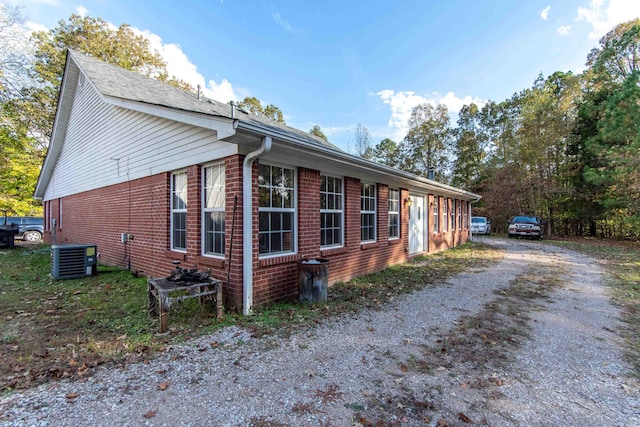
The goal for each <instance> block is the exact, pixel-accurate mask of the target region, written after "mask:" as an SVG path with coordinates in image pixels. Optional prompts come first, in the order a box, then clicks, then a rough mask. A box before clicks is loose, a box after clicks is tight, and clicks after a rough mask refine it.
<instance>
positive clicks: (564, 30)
mask: <svg viewBox="0 0 640 427" xmlns="http://www.w3.org/2000/svg"><path fill="white" fill-rule="evenodd" d="M556 32H557V34H558V35H559V36H560V37H565V36H568V35H569V34H571V26H570V25H563V26H561V27H558V30H557V31H556Z"/></svg>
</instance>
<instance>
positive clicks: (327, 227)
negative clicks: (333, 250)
mask: <svg viewBox="0 0 640 427" xmlns="http://www.w3.org/2000/svg"><path fill="white" fill-rule="evenodd" d="M343 191H344V190H343V185H342V178H336V177H333V176H324V175H322V176H320V246H322V247H331V246H342V244H343V243H342V241H343V231H342V230H343V225H342V224H343V218H344V216H343V210H342V209H343V208H342V206H343V194H344V192H343Z"/></svg>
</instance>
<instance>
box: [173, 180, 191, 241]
mask: <svg viewBox="0 0 640 427" xmlns="http://www.w3.org/2000/svg"><path fill="white" fill-rule="evenodd" d="M171 249H173V250H176V251H186V250H187V173H186V172H176V173H174V174H172V175H171Z"/></svg>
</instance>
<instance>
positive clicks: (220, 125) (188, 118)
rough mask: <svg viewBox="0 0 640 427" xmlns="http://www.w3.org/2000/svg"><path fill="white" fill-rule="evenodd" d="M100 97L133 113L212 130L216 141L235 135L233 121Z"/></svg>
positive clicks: (160, 106)
mask: <svg viewBox="0 0 640 427" xmlns="http://www.w3.org/2000/svg"><path fill="white" fill-rule="evenodd" d="M101 96H102V99H103V100H104V101H105V102H106V103H108V104H112V105H115V106H118V107H122V108H126V109H129V110H133V111H138V112H140V113H145V114H150V115H152V116H157V117H162V118H165V119H169V120H174V121H176V122H180V123H186V124H189V125H193V126H198V127H201V128H204V129H210V130H213V131H215V132H216V133H217V134H218V139H224V138H228V137H230V136H233V135H235V133H236V131H235V129H234V126H233V122H234V120H233V119H229V118H226V117H218V116H213V115H209V114H202V113H196V112H191V111H185V110H178V109H175V108H169V107H164V106H162V105H154V104H148V103H145V102H140V101H132V100H129V99H122V98H116V97H112V96H104V95H101Z"/></svg>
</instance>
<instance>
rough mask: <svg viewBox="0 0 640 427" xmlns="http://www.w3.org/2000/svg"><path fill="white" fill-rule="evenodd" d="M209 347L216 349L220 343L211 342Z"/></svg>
mask: <svg viewBox="0 0 640 427" xmlns="http://www.w3.org/2000/svg"><path fill="white" fill-rule="evenodd" d="M209 345H210V346H211V348H216V347H217V346H218V345H220V343H219V342H218V341H211V342H210V343H209Z"/></svg>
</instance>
